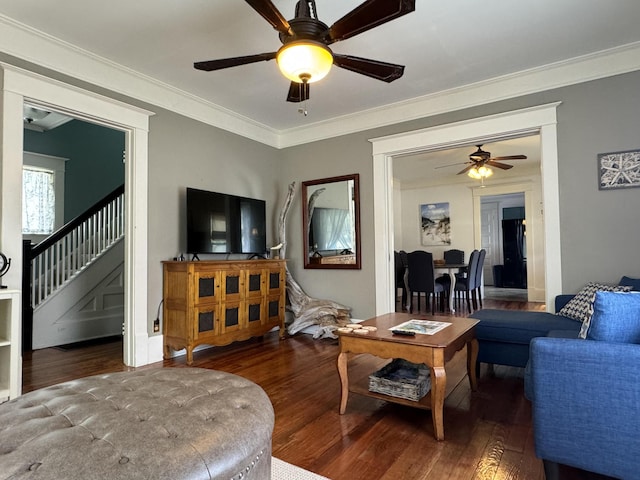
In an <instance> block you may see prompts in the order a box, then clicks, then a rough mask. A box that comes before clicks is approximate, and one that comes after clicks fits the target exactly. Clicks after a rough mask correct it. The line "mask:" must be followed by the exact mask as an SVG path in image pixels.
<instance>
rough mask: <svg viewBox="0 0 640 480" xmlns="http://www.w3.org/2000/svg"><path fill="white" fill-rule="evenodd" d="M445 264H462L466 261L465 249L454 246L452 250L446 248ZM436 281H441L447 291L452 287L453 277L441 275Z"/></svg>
mask: <svg viewBox="0 0 640 480" xmlns="http://www.w3.org/2000/svg"><path fill="white" fill-rule="evenodd" d="M443 257H444V264H445V265H460V264H463V263H464V251H462V250H458V249H455V248H452V249H451V250H445V252H444V254H443ZM436 282H438V283H441V284H442V285H443V286H444V288H445V289H446V291H449V289H450V288H451V277H449V275H440V276H439V277H438V278H436Z"/></svg>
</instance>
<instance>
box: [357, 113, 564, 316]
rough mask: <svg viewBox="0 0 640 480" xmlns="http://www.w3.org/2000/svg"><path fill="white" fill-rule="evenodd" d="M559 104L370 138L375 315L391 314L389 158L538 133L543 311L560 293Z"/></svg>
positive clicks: (391, 240)
mask: <svg viewBox="0 0 640 480" xmlns="http://www.w3.org/2000/svg"><path fill="white" fill-rule="evenodd" d="M560 104H561V102H554V103H550V104H545V105H539V106H534V107H530V108H525V109H521V110H515V111H510V112H504V113H499V114H496V115H489V116H486V117H480V118H474V119H470V120H466V121H462V122H456V123H450V124H445V125H440V126H436V127H431V128H426V129H422V130H415V131H411V132H405V133H400V134H397V135H390V136H386V137H379V138H373V139H370V140H369V141H370V142H371V143H372V157H373V158H372V161H373V197H374V198H373V211H374V219H373V220H374V239H375V242H374V263H375V299H376V304H375V308H376V315H382V314H385V313H389V312H393V311H394V310H395V299H394V298H393V297H394V295H393V285H394V284H393V251H394V244H393V238H394V237H393V234H394V227H393V165H392V164H393V157H394V156H398V155H403V154H408V153H418V152H424V151H429V150H436V149H442V148H452V147H455V146H459V145H461V144H474V143H487V142H490V141H491V142H493V141H500V140H504V139H507V138H514V137H521V136H527V135H534V134H539V135H540V149H541V152H540V158H541V160H540V168H541V176H542V179H541V180H542V201H543V209H544V219H543V222H544V238H543V244H544V247H545V261H544V278H545V282H544V283H545V302H546V304H547V310H549V309H550V308H552V306H553V298H555V296H556V295H558V294H560V293H562V267H561V252H560V201H559V184H558V142H557V108H558V106H559V105H560Z"/></svg>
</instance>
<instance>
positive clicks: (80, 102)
mask: <svg viewBox="0 0 640 480" xmlns="http://www.w3.org/2000/svg"><path fill="white" fill-rule="evenodd" d="M2 80H3V82H2V108H3V112H2V113H3V120H4V121H3V122H2V139H3V142H2V151H1V155H2V157H1V158H0V165H1V168H2V176H1V179H0V181H1V182H2V184H1V187H2V189H1V191H2V193H3V202H2V207H3V208H2V212H1V213H2V215H1V220H0V222H1V224H0V232H1V238H0V241H1V243H2V246H3V250H4V251H6V252H8V253H9V254H10V255H11V256H12V257H13V258H15V259H16V260H15V261H14V267H15V268H14V269H12V271H10V272H9V274H8V275H7V277H6V280H7V282H11V283H12V284H13V285H20V284H21V278H20V277H21V271H22V256H21V252H22V228H21V225H22V219H21V212H20V209H12V208H9V205H20V204H21V194H22V192H21V184H22V182H21V178H22V155H23V131H22V128H23V121H22V119H23V106H24V103H25V101H26V102H28V103H29V104H33V105H37V106H40V107H43V108H45V109H49V108H50V109H53V110H57V111H60V112H63V113H66V114H69V115H71V116H74V117H76V118H82V119H85V120H87V121H91V122H94V123H97V124H100V125H104V126H108V127H111V128H116V129H119V130H121V131H123V132H124V133H125V148H126V152H125V197H126V198H127V200H126V205H125V217H126V220H125V238H126V239H125V279H124V281H125V328H124V354H123V357H124V358H123V361H124V363H125V364H126V365H129V366H139V365H145V364H147V363H151V362H153V361H156V359H157V358H161V356H162V348H161V345H160V346H156V345H155V344H154V345H153V348H151V343H152V340H151V339H150V337H149V335H148V325H147V317H148V315H147V304H146V299H147V283H146V276H147V252H146V246H147V222H146V215H147V180H148V179H147V173H146V172H147V164H148V160H147V159H148V148H147V139H148V124H149V116H150V115H151V112H148V111H145V110H143V109H140V108H137V107H133V106H131V105H127V104H124V103H122V102H118V101H115V100H112V99H109V98H107V97H102V96H100V95H97V94H95V93H91V92H86V91H84V90H81V89H79V88H76V87H72V86H69V85H66V84H63V83H61V82H58V81H55V80H51V79H48V78H46V77H43V76H40V75H37V74H33V73H31V72H28V71H25V70H22V69H19V68H15V67H12V66H9V65H3V66H2ZM133 259H135V261H133Z"/></svg>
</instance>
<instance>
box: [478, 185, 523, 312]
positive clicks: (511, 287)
mask: <svg viewBox="0 0 640 480" xmlns="http://www.w3.org/2000/svg"><path fill="white" fill-rule="evenodd" d="M525 211H526V210H525V196H524V193H522V192H518V193H513V194H504V195H496V196H486V197H483V198H482V199H481V215H480V216H481V219H480V221H481V225H480V231H481V235H480V237H481V247H482V248H484V249H485V250H486V252H487V254H486V258H485V264H484V268H483V276H484V295H485V297H486V298H491V299H494V300H514V299H517V300H520V301H528V298H529V295H528V286H527V285H528V284H527V242H526V220H525V218H526V216H525Z"/></svg>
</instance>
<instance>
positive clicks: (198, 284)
mask: <svg viewBox="0 0 640 480" xmlns="http://www.w3.org/2000/svg"><path fill="white" fill-rule="evenodd" d="M193 281H194V284H193V291H194V292H195V299H194V300H195V304H196V305H202V304H203V303H208V304H211V303H212V302H215V303H220V273H219V272H209V271H203V272H198V271H195V272H194V273H193Z"/></svg>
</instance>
